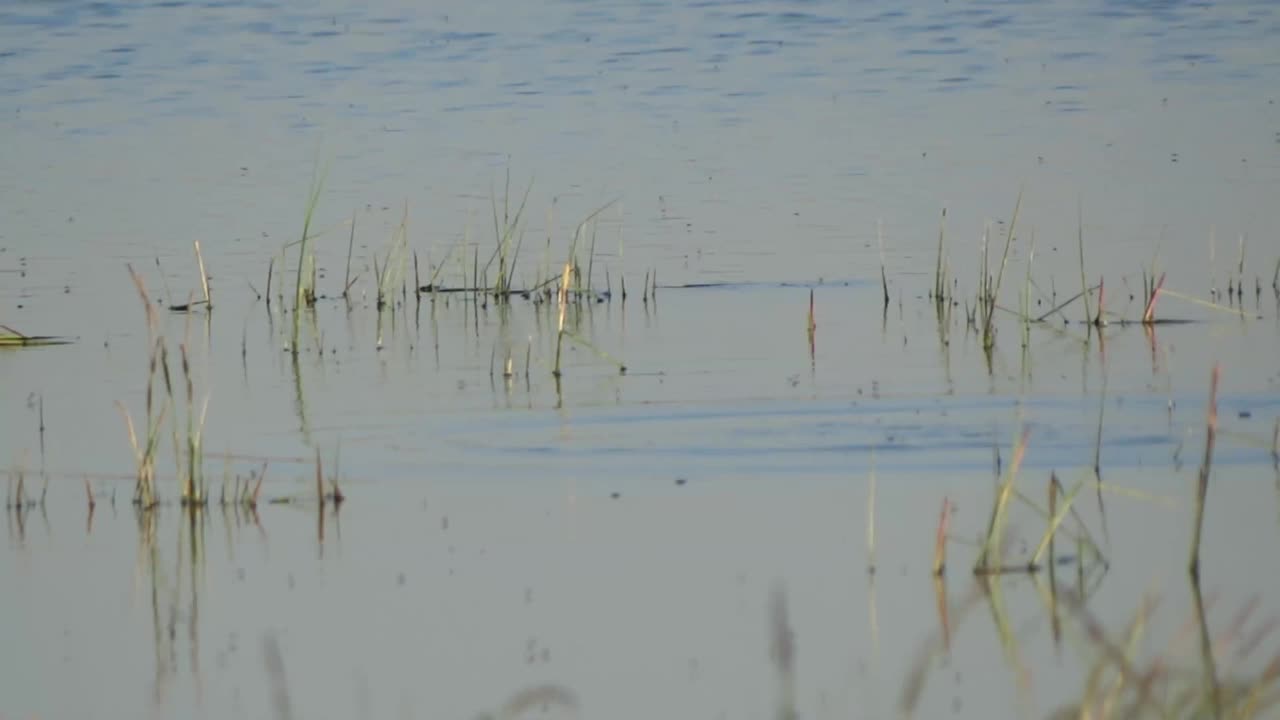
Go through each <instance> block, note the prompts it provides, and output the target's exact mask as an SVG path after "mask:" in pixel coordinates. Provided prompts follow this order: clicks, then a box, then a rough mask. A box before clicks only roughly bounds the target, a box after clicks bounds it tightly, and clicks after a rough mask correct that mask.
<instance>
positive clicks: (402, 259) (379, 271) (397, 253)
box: [373, 202, 409, 310]
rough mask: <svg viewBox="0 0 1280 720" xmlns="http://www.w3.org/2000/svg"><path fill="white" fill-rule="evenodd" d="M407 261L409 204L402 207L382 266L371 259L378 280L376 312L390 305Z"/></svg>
mask: <svg viewBox="0 0 1280 720" xmlns="http://www.w3.org/2000/svg"><path fill="white" fill-rule="evenodd" d="M408 261H409V204H408V203H407V202H406V203H405V206H404V215H403V216H402V217H401V219H400V224H399V225H398V226H397V227H396V230H395V232H393V233H392V234H391V242H390V244H389V245H388V247H387V254H386V257H385V258H384V259H383V262H382V266H381V267H379V266H378V258H377V256H374V258H373V273H374V276H375V277H377V278H378V298H377V308H378V310H384V309H386V308H387V306H388V305H389V304H390V303H391V296H392V294H393V293H394V292H395V288H396V286H397V285H398V284H400V282H401V280H402V278H403V275H404V271H405V266H406V265H407V263H408Z"/></svg>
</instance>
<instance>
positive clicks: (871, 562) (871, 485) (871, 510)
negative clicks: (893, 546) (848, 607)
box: [867, 450, 876, 575]
mask: <svg viewBox="0 0 1280 720" xmlns="http://www.w3.org/2000/svg"><path fill="white" fill-rule="evenodd" d="M867 573H868V574H871V575H875V573H876V468H875V451H874V450H873V451H872V455H871V476H870V477H869V478H868V479H867Z"/></svg>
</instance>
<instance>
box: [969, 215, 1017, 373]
mask: <svg viewBox="0 0 1280 720" xmlns="http://www.w3.org/2000/svg"><path fill="white" fill-rule="evenodd" d="M1021 208H1022V193H1021V192H1019V193H1018V199H1017V201H1016V202H1015V203H1014V205H1013V217H1012V218H1010V220H1009V230H1008V234H1007V236H1006V237H1005V242H1004V252H1003V253H1002V254H1001V256H1000V267H999V269H998V270H997V271H996V276H995V282H994V283H993V282H992V280H991V275H990V270H989V265H988V237H989V232H988V233H984V234H983V241H982V268H981V272H982V275H981V277H980V278H979V293H978V307H979V310H980V314H981V317H982V328H981V330H982V346H983V348H984V349H985V350H987V351H988V352H990V351H991V350H992V349H994V348H995V344H996V331H995V312H996V303H997V299H998V298H999V296H1000V286H1001V284H1002V283H1003V281H1004V269H1005V267H1006V266H1007V265H1008V264H1009V251H1010V250H1011V249H1012V248H1013V240H1014V238H1015V237H1016V236H1015V234H1014V233H1015V231H1016V230H1017V227H1018V212H1019V210H1020V209H1021Z"/></svg>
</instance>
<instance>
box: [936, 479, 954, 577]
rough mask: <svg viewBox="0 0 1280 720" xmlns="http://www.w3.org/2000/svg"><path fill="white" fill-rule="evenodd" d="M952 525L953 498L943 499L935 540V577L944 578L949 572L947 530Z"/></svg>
mask: <svg viewBox="0 0 1280 720" xmlns="http://www.w3.org/2000/svg"><path fill="white" fill-rule="evenodd" d="M950 524H951V498H949V497H943V498H942V512H941V513H939V514H938V531H937V533H936V534H935V535H934V538H933V575H934V577H939V578H940V577H942V576H943V575H944V574H946V572H947V528H948V526H949V525H950Z"/></svg>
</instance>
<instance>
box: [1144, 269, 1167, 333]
mask: <svg viewBox="0 0 1280 720" xmlns="http://www.w3.org/2000/svg"><path fill="white" fill-rule="evenodd" d="M1164 277H1165V274H1164V273H1160V280H1159V281H1157V282H1156V284H1155V286H1154V287H1152V288H1151V293H1150V295H1149V296H1148V298H1147V308H1146V309H1145V310H1144V311H1143V312H1142V324H1144V325H1150V324H1152V323H1153V322H1155V319H1156V299H1157V298H1159V297H1160V290H1161V289H1162V288H1164Z"/></svg>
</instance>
